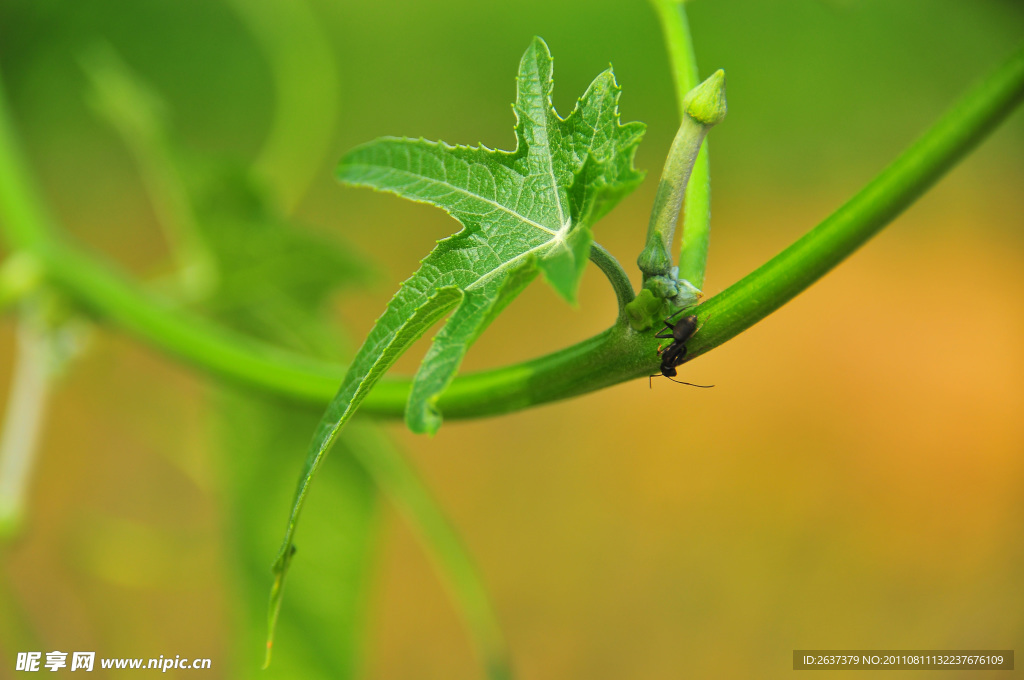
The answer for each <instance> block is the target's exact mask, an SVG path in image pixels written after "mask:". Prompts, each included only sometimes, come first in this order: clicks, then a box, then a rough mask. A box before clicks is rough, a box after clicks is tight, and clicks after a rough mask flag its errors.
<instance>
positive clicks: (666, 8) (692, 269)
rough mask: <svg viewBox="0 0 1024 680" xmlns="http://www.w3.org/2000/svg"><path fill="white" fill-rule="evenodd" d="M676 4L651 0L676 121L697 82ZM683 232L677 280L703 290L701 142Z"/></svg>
mask: <svg viewBox="0 0 1024 680" xmlns="http://www.w3.org/2000/svg"><path fill="white" fill-rule="evenodd" d="M684 4H685V3H683V2H680V1H679V0H651V5H652V6H653V7H654V11H655V13H656V14H657V15H658V22H659V23H660V24H661V30H662V34H663V35H664V38H665V46H666V48H667V49H668V56H669V64H670V66H671V68H672V78H673V80H674V81H675V85H676V103H677V105H678V107H679V118H680V120H682V119H684V118H685V117H686V116H685V113H684V111H685V110H686V106H685V103H684V102H685V99H686V94H687V93H688V92H689V91H690V90H692V89H693V88H694V87H696V86H697V83H698V82H700V75H699V72H698V70H697V56H696V54H695V53H694V51H693V39H692V38H691V36H690V23H689V21H687V19H686V8H685V7H684ZM682 224H683V228H682V235H681V237H680V243H679V278H680V279H683V280H685V281H689V282H690V284H692V285H693V286H694V287H695V288H698V289H702V288H704V268H705V266H706V265H707V261H708V243H709V241H710V238H711V163H710V160H709V158H708V143H707V141H706V140H705V142H704V144H702V145H701V147H700V152H699V153H698V154H697V161H696V163H694V165H693V172H692V174H691V175H690V181H689V183H688V184H687V185H686V200H685V201H684V202H683V222H682Z"/></svg>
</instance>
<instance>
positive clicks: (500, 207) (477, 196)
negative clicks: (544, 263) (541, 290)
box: [353, 163, 565, 236]
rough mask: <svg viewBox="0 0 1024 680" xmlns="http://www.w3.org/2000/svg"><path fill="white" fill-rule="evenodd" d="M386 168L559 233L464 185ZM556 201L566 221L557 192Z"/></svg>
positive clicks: (356, 165)
mask: <svg viewBox="0 0 1024 680" xmlns="http://www.w3.org/2000/svg"><path fill="white" fill-rule="evenodd" d="M358 165H361V164H355V163H354V164H353V166H354V167H358ZM363 166H364V167H367V168H373V169H376V170H379V169H381V168H380V166H377V165H369V164H365V165H363ZM384 169H385V170H387V171H388V172H394V173H397V174H399V175H404V176H406V177H409V178H411V179H415V180H416V181H419V182H429V183H431V184H439V185H441V186H443V187H447V188H448V189H451V190H452V191H454V192H455V193H458V194H462V195H463V196H468V197H470V198H475V199H477V200H478V201H482V202H484V203H486V204H487V205H491V206H494V207H495V208H497V209H498V210H501V211H502V212H504V213H506V214H508V215H510V216H512V217H514V218H516V219H517V220H519V221H520V222H522V223H523V224H528V225H530V226H531V227H535V228H537V229H540V230H541V231H543V232H545V233H548V234H551V235H552V236H557V235H558V232H556V231H553V230H552V229H549V228H547V227H545V226H544V225H543V224H541V223H540V222H537V221H535V220H531V219H530V218H529V217H526V216H525V215H521V214H519V213H517V212H516V211H515V210H513V209H512V208H509V207H508V206H507V205H502V204H501V203H498V202H497V201H495V200H493V199H490V198H487V197H485V196H481V195H480V194H474V193H473V192H472V191H467V190H466V189H463V188H462V187H459V186H456V185H454V184H451V183H450V182H446V181H445V180H443V179H435V178H433V177H424V176H423V175H417V174H416V173H414V172H410V171H408V170H397V169H395V168H389V167H385V168H384ZM370 186H372V185H370ZM555 203H556V204H557V205H558V215H559V221H560V222H564V221H565V219H564V218H563V217H562V205H561V202H560V199H558V198H557V193H556V201H555Z"/></svg>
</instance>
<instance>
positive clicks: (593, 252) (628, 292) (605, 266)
mask: <svg viewBox="0 0 1024 680" xmlns="http://www.w3.org/2000/svg"><path fill="white" fill-rule="evenodd" d="M590 261H591V262H593V263H594V264H596V265H597V266H598V268H599V269H600V270H601V271H602V272H604V275H605V276H606V277H608V281H609V282H610V283H611V284H612V288H613V289H614V290H615V299H616V300H617V301H618V303H619V315H620V316H621V315H622V314H623V310H624V309H625V308H626V305H628V304H629V303H630V302H632V301H633V298H635V297H636V292H635V291H634V290H633V284H632V283H630V281H629V274H627V273H626V270H625V269H623V268H622V265H621V264H619V261H618V260H616V259H615V256H614V255H612V254H611V253H609V252H608V251H607V250H605V248H604V246H602V245H600V244H599V243H596V242H595V243H592V244H591V245H590Z"/></svg>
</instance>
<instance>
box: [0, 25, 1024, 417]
mask: <svg viewBox="0 0 1024 680" xmlns="http://www.w3.org/2000/svg"><path fill="white" fill-rule="evenodd" d="M1022 98H1024V45H1022V46H1020V47H1019V48H1018V49H1017V50H1016V51H1015V52H1014V53H1013V54H1012V55H1011V56H1010V57H1009V58H1008V59H1007V60H1006V61H1005V62H1004V63H1003V64H1002V66H1000V67H999V68H998V69H997V70H996V71H995V72H993V73H992V74H991V75H989V76H988V77H987V78H986V79H985V80H984V81H983V82H981V83H980V84H979V85H978V86H977V87H975V88H974V89H973V90H972V91H971V92H970V93H968V94H967V95H966V96H965V97H964V98H963V99H961V100H960V102H959V103H958V104H957V105H955V106H954V107H953V108H952V109H951V110H950V111H949V112H948V113H946V114H945V115H944V116H943V117H942V118H941V119H940V120H939V121H938V122H937V123H936V124H935V125H934V126H932V128H931V129H930V130H929V131H928V132H927V133H925V135H924V136H922V137H921V138H920V139H919V140H918V141H917V142H916V143H915V144H914V145H912V146H911V147H910V148H909V149H908V150H907V151H905V152H904V153H903V154H902V155H901V156H900V157H899V158H897V159H896V161H895V162H893V163H892V164H891V165H890V166H889V167H888V168H886V169H885V170H884V171H883V172H882V173H881V174H879V175H878V176H877V177H876V178H875V179H874V180H872V181H871V182H870V183H869V184H868V185H867V186H866V187H865V188H864V189H862V190H861V191H860V192H858V193H857V194H856V195H855V196H854V197H853V198H852V199H850V200H849V201H848V202H847V203H846V204H845V205H843V206H842V207H841V208H839V210H837V211H836V212H835V213H833V214H832V215H831V216H829V217H828V218H827V219H826V220H825V221H824V222H822V223H821V224H819V225H818V226H817V227H815V228H814V229H813V230H811V231H810V232H808V233H807V234H806V235H804V236H803V237H802V238H800V239H799V240H797V241H796V242H795V243H794V244H793V245H791V246H790V247H789V248H787V249H786V250H784V251H783V252H782V253H780V254H779V255H777V256H776V257H774V258H773V259H771V260H770V261H768V262H767V263H766V264H764V265H762V266H761V267H760V268H758V269H757V270H755V271H754V272H752V273H751V274H749V275H748V276H746V277H745V278H743V279H742V280H740V281H739V282H737V283H735V284H733V285H732V286H730V287H729V288H728V289H726V290H725V291H723V292H722V293H720V294H719V295H716V296H714V297H713V298H711V299H709V300H708V301H707V302H706V303H704V304H703V305H701V306H700V307H699V308H698V315H699V316H700V317H701V318H702V320H703V319H707V321H706V323H705V324H704V326H703V327H702V329H701V331H700V332H699V333H698V334H697V335H696V336H694V338H693V339H692V340H690V342H689V343H688V344H687V348H688V350H689V354H690V355H691V356H699V355H700V354H703V353H705V352H707V351H709V350H711V349H713V348H714V347H717V346H718V345H720V344H722V343H723V342H725V341H726V340H729V339H730V338H732V337H735V336H736V335H738V334H739V333H741V332H742V331H744V330H745V329H747V328H749V327H750V326H752V325H753V324H755V323H756V322H757V321H759V320H761V319H762V318H764V317H765V316H767V315H768V314H770V313H771V312H772V311H774V310H776V309H778V308H779V307H780V306H782V305H783V304H784V303H785V302H787V301H788V300H790V299H792V298H793V297H795V296H796V295H797V294H798V293H800V292H801V291H802V290H804V289H805V288H806V287H807V286H809V285H810V284H811V283H813V282H814V281H815V280H817V279H818V278H820V277H821V276H822V275H824V274H825V273H826V272H827V271H828V270H830V269H831V268H832V267H834V266H835V265H836V264H838V263H839V262H841V261H842V260H843V259H844V258H846V257H847V256H848V255H849V254H850V253H852V252H853V251H854V250H856V249H857V248H858V247H860V246H861V245H863V243H864V242H865V241H867V240H868V239H869V238H870V237H871V236H873V235H874V234H875V233H877V232H878V231H879V230H880V229H881V228H882V227H884V226H885V225H886V224H888V223H889V222H891V221H892V220H893V219H894V218H895V217H896V216H897V215H899V214H900V212H902V211H903V210H904V209H905V208H906V207H907V206H909V205H910V204H911V203H912V202H913V201H914V200H915V199H916V198H917V197H919V196H920V195H921V194H922V193H924V191H925V190H926V189H928V188H929V187H930V186H932V185H933V184H934V183H935V182H936V181H937V180H938V179H939V177H941V176H942V175H943V174H944V173H945V172H947V171H948V170H949V169H950V168H952V167H953V166H954V165H955V164H956V163H957V162H958V161H959V160H960V159H961V158H962V157H963V156H964V155H965V154H966V153H967V152H968V151H969V150H971V149H972V148H974V147H975V146H976V145H977V144H978V143H979V142H980V141H981V140H982V139H983V138H984V137H985V136H987V135H988V134H989V133H991V132H992V131H993V130H994V129H995V128H996V126H997V125H998V124H999V123H1000V122H1002V121H1003V120H1004V119H1005V118H1006V117H1007V116H1008V115H1009V113H1010V112H1011V111H1012V110H1013V109H1014V108H1015V107H1016V106H1017V105H1018V104H1019V103H1020V102H1021V99H1022ZM0 223H2V226H3V229H4V232H5V233H6V235H7V238H8V241H9V243H10V245H11V246H13V247H14V248H17V249H22V250H27V251H29V252H30V253H31V254H33V255H35V256H36V257H37V258H38V260H39V262H40V264H41V265H42V267H43V269H44V271H45V272H46V275H47V276H48V278H49V280H50V281H51V282H53V283H54V284H56V285H58V286H59V287H61V288H62V289H63V290H64V291H66V293H67V294H68V295H69V296H71V297H73V298H74V299H76V300H78V301H79V302H80V303H81V304H83V305H84V306H86V307H88V308H90V309H92V310H93V311H95V312H96V313H98V314H100V315H102V316H105V317H107V318H108V319H110V320H111V321H113V322H114V323H115V324H117V325H119V326H121V327H122V328H124V329H125V330H127V331H129V332H130V333H132V334H134V335H136V336H138V337H140V338H142V339H143V340H145V341H147V342H149V343H151V344H153V345H155V346H157V347H159V348H161V349H163V350H165V351H167V352H169V353H171V354H173V355H175V356H178V357H180V358H182V359H185V360H187V361H189V362H191V363H193V364H195V365H198V366H200V367H202V368H204V369H207V370H209V371H210V372H212V373H215V374H217V375H220V376H223V377H225V378H228V379H231V380H234V381H237V382H241V383H243V384H245V385H248V386H250V387H255V388H261V389H264V390H268V391H271V392H274V393H276V394H279V395H281V396H284V397H290V398H294V399H300V400H304V401H315V402H320V403H323V404H326V403H328V402H329V401H330V400H331V397H333V396H334V392H335V389H336V388H337V385H338V383H339V382H340V381H341V378H342V376H343V375H344V371H345V369H344V367H343V366H339V365H332V364H325V363H322V362H317V361H314V360H311V359H308V358H305V357H302V356H300V355H296V354H293V353H289V352H284V351H282V350H278V349H275V348H272V347H269V346H267V345H265V344H261V343H257V342H254V341H252V340H251V339H248V338H245V337H244V336H239V335H237V334H234V333H230V332H228V331H225V330H222V329H221V328H219V327H217V326H216V325H214V324H211V323H209V322H207V321H205V320H202V319H200V318H198V317H195V316H193V315H189V314H187V313H185V312H182V311H179V310H175V309H173V308H172V307H171V306H170V305H168V304H166V303H163V302H161V301H159V300H157V299H155V298H153V297H151V296H148V295H146V294H144V293H142V292H140V291H138V290H137V289H136V288H134V287H133V286H132V285H131V284H130V282H128V281H127V280H126V279H124V278H122V277H121V276H119V275H117V274H115V273H113V272H111V271H110V270H109V269H108V268H106V267H104V266H103V265H101V264H98V263H97V262H96V261H95V260H94V259H93V258H91V257H89V256H87V255H84V254H82V253H81V252H80V251H79V250H77V249H75V248H73V247H71V246H69V245H67V244H64V243H62V242H60V241H59V240H58V239H57V238H56V236H55V234H54V233H53V231H52V230H51V228H50V224H51V223H50V221H49V218H48V216H46V214H45V211H44V210H43V208H42V204H41V203H40V202H38V201H37V200H36V199H35V194H34V190H33V187H32V186H31V183H30V182H29V180H28V175H27V173H26V172H25V170H24V169H23V167H22V165H21V162H20V157H19V156H18V154H17V153H16V149H15V144H14V138H13V134H12V132H11V128H10V124H9V122H8V114H7V107H6V103H5V100H4V95H3V92H2V88H0ZM656 349H657V340H656V339H655V338H654V337H653V334H651V333H638V332H636V331H633V330H631V329H630V328H629V327H628V325H626V324H624V323H622V322H620V323H617V324H616V325H615V326H613V327H612V328H611V329H609V330H607V331H605V332H604V333H601V334H600V335H597V336H595V337H593V338H590V339H588V340H585V341H583V342H581V343H579V344H577V345H573V346H571V347H568V348H565V349H563V350H561V351H558V352H555V353H553V354H550V355H547V356H544V357H540V358H538V359H534V360H531V361H527V362H524V363H521V364H515V365H512V366H507V367H503V368H498V369H494V370H490V371H483V372H480V373H475V374H469V375H465V376H460V377H458V378H456V379H455V380H454V381H453V383H452V385H451V387H450V388H449V389H448V391H447V392H446V393H445V394H444V395H443V396H442V397H441V399H440V401H439V404H438V406H439V407H440V408H441V409H442V410H443V411H444V414H445V416H446V417H449V418H460V417H461V418H465V417H476V416H485V415H492V414H497V413H505V412H509V411H515V410H519V409H523V408H526V407H529V406H532V405H536V404H541V403H546V402H550V401H554V400H557V399H564V398H567V397H572V396H576V395H579V394H583V393H586V392H591V391H594V390H597V389H600V388H602V387H606V386H608V385H612V384H615V383H618V382H622V381H625V380H629V379H632V378H636V377H640V376H646V375H648V374H649V373H651V372H653V371H654V370H655V369H656V367H657V365H658V357H657V354H656ZM410 384H411V383H410V380H409V379H392V380H385V381H382V382H381V383H379V384H378V385H377V387H376V388H375V389H374V391H373V392H371V393H370V394H369V395H368V397H367V399H366V401H364V402H363V406H362V409H363V411H364V412H365V413H367V414H376V415H381V416H389V417H401V415H402V413H403V412H404V409H405V402H406V397H407V396H408V392H409V388H410Z"/></svg>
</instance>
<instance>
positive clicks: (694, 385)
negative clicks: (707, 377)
mask: <svg viewBox="0 0 1024 680" xmlns="http://www.w3.org/2000/svg"><path fill="white" fill-rule="evenodd" d="M665 377H666V378H668V376H667V375H666V376H665ZM668 379H669V380H671V381H672V382H674V383H679V384H680V385H689V386H690V387H699V388H701V389H703V390H706V389H710V388H712V387H714V385H698V384H696V383H688V382H683V381H682V380H676V379H675V378H668Z"/></svg>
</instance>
